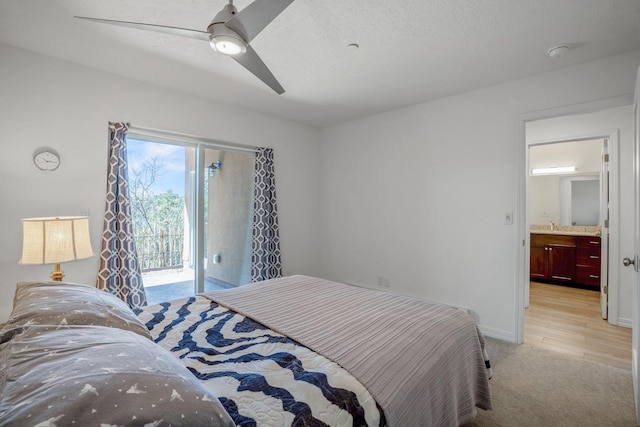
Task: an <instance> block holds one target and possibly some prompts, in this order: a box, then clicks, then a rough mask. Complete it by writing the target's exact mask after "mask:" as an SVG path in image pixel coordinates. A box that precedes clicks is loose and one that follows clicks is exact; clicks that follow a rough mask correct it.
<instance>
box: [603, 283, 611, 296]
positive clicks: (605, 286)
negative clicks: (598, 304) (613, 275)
mask: <svg viewBox="0 0 640 427" xmlns="http://www.w3.org/2000/svg"><path fill="white" fill-rule="evenodd" d="M602 293H603V294H605V295H609V285H604V286H603V287H602Z"/></svg>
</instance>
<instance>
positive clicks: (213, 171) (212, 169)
mask: <svg viewBox="0 0 640 427" xmlns="http://www.w3.org/2000/svg"><path fill="white" fill-rule="evenodd" d="M220 166H222V163H220V162H219V161H218V162H213V163H211V164H210V165H209V166H208V168H209V176H214V175H215V174H216V171H217V170H218V169H220Z"/></svg>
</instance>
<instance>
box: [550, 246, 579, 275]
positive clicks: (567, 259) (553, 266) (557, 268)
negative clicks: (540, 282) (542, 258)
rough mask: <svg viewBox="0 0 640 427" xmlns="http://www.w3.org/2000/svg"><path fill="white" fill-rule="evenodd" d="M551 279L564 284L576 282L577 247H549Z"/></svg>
mask: <svg viewBox="0 0 640 427" xmlns="http://www.w3.org/2000/svg"><path fill="white" fill-rule="evenodd" d="M548 252H549V279H551V280H558V281H562V282H573V281H575V280H576V248H575V246H556V245H549V250H548Z"/></svg>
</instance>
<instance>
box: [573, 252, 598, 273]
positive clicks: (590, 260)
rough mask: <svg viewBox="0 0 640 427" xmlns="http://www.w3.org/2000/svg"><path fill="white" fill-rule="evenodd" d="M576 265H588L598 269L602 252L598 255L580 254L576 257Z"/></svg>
mask: <svg viewBox="0 0 640 427" xmlns="http://www.w3.org/2000/svg"><path fill="white" fill-rule="evenodd" d="M576 265H577V266H578V267H580V266H587V267H593V268H596V267H597V268H598V270H599V269H600V254H598V255H591V254H587V255H583V254H578V256H577V258H576Z"/></svg>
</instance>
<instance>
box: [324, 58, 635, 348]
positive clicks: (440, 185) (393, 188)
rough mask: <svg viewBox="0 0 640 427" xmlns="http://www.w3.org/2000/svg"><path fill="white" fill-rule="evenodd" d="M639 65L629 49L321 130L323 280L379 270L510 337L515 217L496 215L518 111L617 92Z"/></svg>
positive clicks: (502, 204) (510, 180)
mask: <svg viewBox="0 0 640 427" xmlns="http://www.w3.org/2000/svg"><path fill="white" fill-rule="evenodd" d="M639 65H640V51H636V52H631V53H627V54H624V55H619V56H615V57H611V58H607V59H605V60H601V61H594V62H591V63H587V64H583V65H580V66H576V67H571V68H567V69H563V70H560V71H557V72H553V73H547V74H543V75H538V76H533V77H529V78H526V79H523V80H519V81H514V82H511V83H507V84H502V85H498V86H493V87H489V88H486V89H482V90H478V91H473V92H468V93H463V94H460V95H456V96H452V97H449V98H445V99H441V100H437V101H433V102H428V103H424V104H420V105H416V106H413V107H409V108H405V109H400V110H395V111H391V112H388V113H385V114H380V115H376V116H370V117H367V118H364V119H361V120H357V121H353V122H349V123H345V124H341V125H337V126H333V127H329V128H325V129H323V130H322V146H321V164H322V182H323V206H324V213H323V215H324V216H323V220H324V223H323V235H322V236H323V265H322V273H323V276H324V277H327V278H330V279H334V280H343V281H347V282H353V283H357V284H361V285H364V286H369V287H373V288H375V287H377V280H378V276H379V275H381V276H385V277H388V278H389V279H390V284H391V290H392V291H394V292H398V293H402V294H408V295H413V296H417V297H420V298H426V299H433V300H436V301H442V302H445V303H449V304H452V305H457V306H463V307H468V308H470V309H471V310H472V312H473V313H474V315H475V316H476V318H477V321H478V322H479V324H480V326H481V328H482V329H483V330H484V331H485V333H487V335H490V336H495V337H499V338H504V339H508V340H516V324H517V319H516V317H515V316H516V310H515V305H516V302H515V301H516V291H517V280H518V277H517V275H518V271H519V270H518V266H517V253H518V249H519V247H518V246H517V245H518V241H517V239H518V237H517V236H518V228H519V227H522V225H521V224H514V225H505V224H504V220H503V218H504V214H505V213H510V212H516V215H515V218H520V217H521V216H520V215H518V212H517V211H516V210H517V209H518V204H519V203H518V200H519V199H518V196H522V197H524V195H521V194H519V192H520V184H519V182H520V180H522V179H523V177H521V176H519V175H518V176H517V175H516V173H517V172H522V173H523V172H524V170H525V167H524V157H523V156H521V155H520V154H521V153H522V152H524V150H523V149H522V148H521V147H522V146H524V139H523V137H522V138H521V137H520V136H519V125H520V117H521V116H522V115H525V114H526V113H531V112H534V111H539V110H544V109H551V108H557V107H561V106H566V105H572V104H579V103H583V102H588V101H592V100H597V99H603V98H609V97H617V96H621V95H625V94H629V93H631V92H633V86H634V82H635V75H636V72H637V68H638V66H639ZM470 72H472V71H470ZM424 84H430V82H429V81H428V80H425V82H424ZM521 139H522V140H521ZM625 209H628V207H627V206H625ZM522 217H524V215H523V216H522Z"/></svg>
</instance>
